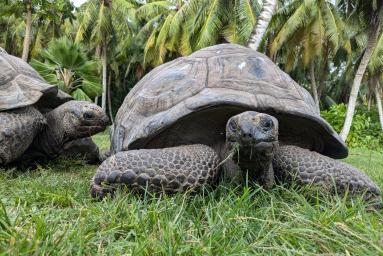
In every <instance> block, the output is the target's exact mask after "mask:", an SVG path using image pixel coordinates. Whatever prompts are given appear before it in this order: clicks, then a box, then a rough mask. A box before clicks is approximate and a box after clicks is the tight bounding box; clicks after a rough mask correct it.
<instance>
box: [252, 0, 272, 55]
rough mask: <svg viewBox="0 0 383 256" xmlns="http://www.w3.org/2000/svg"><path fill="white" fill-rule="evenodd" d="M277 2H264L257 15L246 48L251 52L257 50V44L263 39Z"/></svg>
mask: <svg viewBox="0 0 383 256" xmlns="http://www.w3.org/2000/svg"><path fill="white" fill-rule="evenodd" d="M277 2H278V0H264V1H263V6H262V11H261V13H260V14H259V17H258V21H257V25H256V26H255V27H254V30H253V31H252V32H251V35H250V39H249V42H248V44H247V46H248V47H249V48H251V49H253V50H255V51H256V50H257V49H258V47H259V44H260V43H261V41H262V38H263V37H264V35H265V33H266V30H267V27H268V26H269V23H270V20H271V17H272V16H273V14H274V11H275V9H276V7H277Z"/></svg>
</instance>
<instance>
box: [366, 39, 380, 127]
mask: <svg viewBox="0 0 383 256" xmlns="http://www.w3.org/2000/svg"><path fill="white" fill-rule="evenodd" d="M367 70H368V72H367V76H368V77H369V81H370V83H371V86H370V87H369V90H370V92H369V94H371V96H372V95H373V94H374V95H375V101H376V107H377V108H378V114H379V121H380V125H381V127H382V130H383V109H382V99H381V94H380V90H381V88H382V86H381V81H382V80H383V35H382V34H381V35H380V37H379V39H378V42H377V44H376V46H375V49H374V51H373V53H372V55H371V59H370V61H369V63H368V66H367Z"/></svg>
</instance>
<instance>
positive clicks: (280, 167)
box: [273, 146, 381, 202]
mask: <svg viewBox="0 0 383 256" xmlns="http://www.w3.org/2000/svg"><path fill="white" fill-rule="evenodd" d="M273 167H274V172H275V175H276V177H277V178H278V179H282V180H288V181H291V180H294V179H295V180H296V181H298V182H299V183H301V184H314V185H317V186H319V188H321V189H322V190H323V191H324V192H327V191H331V192H335V189H336V191H337V192H338V193H341V194H342V193H344V192H345V191H346V190H348V191H349V192H350V193H351V194H354V195H355V194H362V193H365V199H366V200H370V199H374V200H376V199H378V200H379V202H380V194H381V192H380V189H379V188H378V186H377V185H376V184H375V183H374V182H373V181H372V180H371V179H370V178H369V177H368V176H367V175H366V174H364V173H362V172H361V171H359V170H358V169H356V168H355V167H353V166H351V165H348V164H346V163H342V162H340V161H336V160H334V159H332V158H329V157H326V156H323V155H321V154H319V153H317V152H314V151H310V150H307V149H303V148H299V147H296V146H281V147H280V148H279V149H278V150H277V152H276V153H275V154H274V157H273Z"/></svg>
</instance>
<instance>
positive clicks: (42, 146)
mask: <svg viewBox="0 0 383 256" xmlns="http://www.w3.org/2000/svg"><path fill="white" fill-rule="evenodd" d="M45 118H46V121H47V125H46V126H45V127H44V130H43V131H41V132H40V133H39V134H38V135H37V136H36V137H35V139H34V141H33V144H32V147H33V149H34V150H35V151H37V152H39V153H41V154H42V155H44V156H45V157H46V158H56V157H57V156H58V155H59V154H60V153H61V152H62V150H63V147H64V144H65V143H67V142H68V141H70V140H72V138H70V137H69V136H68V135H67V134H66V132H65V129H64V122H65V112H64V111H61V110H60V109H59V108H58V109H54V110H52V111H50V112H48V113H46V114H45Z"/></svg>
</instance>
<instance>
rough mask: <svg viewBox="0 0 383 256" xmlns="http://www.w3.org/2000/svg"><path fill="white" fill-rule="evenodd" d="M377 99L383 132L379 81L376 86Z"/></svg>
mask: <svg viewBox="0 0 383 256" xmlns="http://www.w3.org/2000/svg"><path fill="white" fill-rule="evenodd" d="M375 97H376V106H377V107H378V113H379V121H380V127H382V130H383V109H382V99H381V98H380V94H379V81H377V84H376V86H375Z"/></svg>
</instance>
